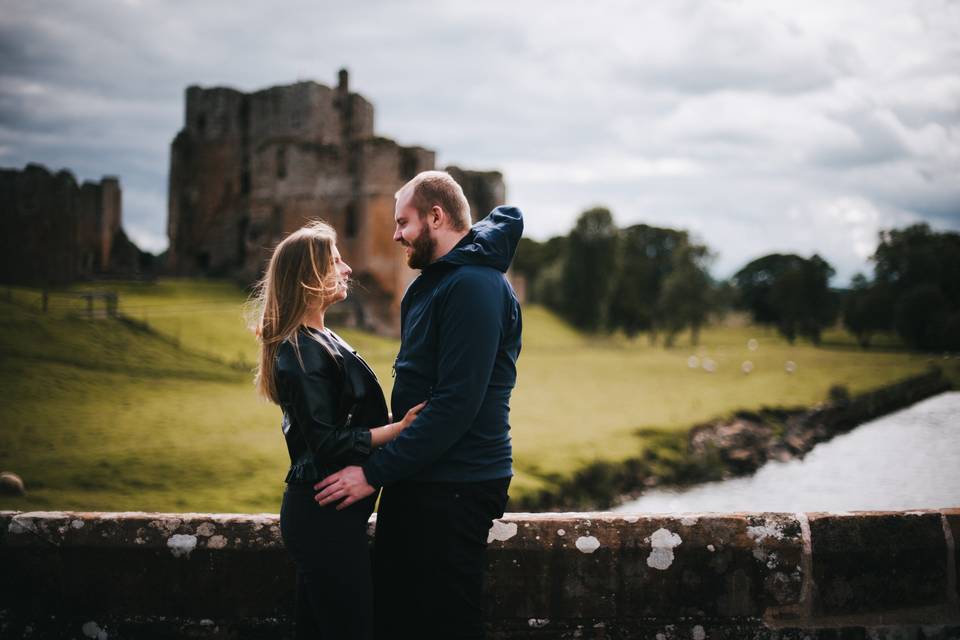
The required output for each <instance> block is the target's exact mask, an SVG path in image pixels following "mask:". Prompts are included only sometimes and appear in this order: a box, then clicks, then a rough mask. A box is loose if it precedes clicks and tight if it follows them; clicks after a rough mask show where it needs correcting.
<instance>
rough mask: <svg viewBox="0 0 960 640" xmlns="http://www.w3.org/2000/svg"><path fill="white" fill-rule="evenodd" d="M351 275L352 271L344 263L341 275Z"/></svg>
mask: <svg viewBox="0 0 960 640" xmlns="http://www.w3.org/2000/svg"><path fill="white" fill-rule="evenodd" d="M351 273H353V269H351V268H350V265H348V264H347V263H346V262H344V263H343V275H345V276H349V275H350V274H351Z"/></svg>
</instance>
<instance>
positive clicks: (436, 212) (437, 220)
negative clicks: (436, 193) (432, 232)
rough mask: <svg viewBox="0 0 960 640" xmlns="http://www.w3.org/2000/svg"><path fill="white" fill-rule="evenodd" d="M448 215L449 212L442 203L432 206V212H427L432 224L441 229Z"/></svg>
mask: <svg viewBox="0 0 960 640" xmlns="http://www.w3.org/2000/svg"><path fill="white" fill-rule="evenodd" d="M446 217H447V213H446V212H445V211H444V210H443V209H442V208H441V207H440V205H436V204H435V205H433V206H432V207H431V208H430V213H429V214H427V220H428V221H429V222H430V226H432V227H433V228H434V229H439V228H440V227H441V226H442V225H443V221H444V219H445V218H446Z"/></svg>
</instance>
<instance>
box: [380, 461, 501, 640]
mask: <svg viewBox="0 0 960 640" xmlns="http://www.w3.org/2000/svg"><path fill="white" fill-rule="evenodd" d="M509 486H510V478H501V479H497V480H489V481H484V482H469V483H447V482H429V483H400V484H397V485H394V486H391V487H387V488H385V489H384V490H383V492H382V493H381V495H380V507H379V510H378V512H377V533H376V537H375V541H374V592H375V613H374V618H375V620H376V637H377V638H378V640H386V639H387V638H418V639H423V640H429V639H433V638H437V639H440V638H442V639H443V640H454V639H457V638H471V639H474V638H483V637H484V621H483V618H484V603H483V574H484V571H485V570H486V549H487V534H488V532H489V530H490V526H491V525H492V522H493V520H494V519H496V518H499V517H500V516H502V515H503V511H504V509H505V508H506V504H507V498H508V496H507V489H508V488H509Z"/></svg>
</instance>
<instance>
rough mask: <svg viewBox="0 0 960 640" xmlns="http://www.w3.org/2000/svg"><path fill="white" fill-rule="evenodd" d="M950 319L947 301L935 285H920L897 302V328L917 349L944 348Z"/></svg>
mask: <svg viewBox="0 0 960 640" xmlns="http://www.w3.org/2000/svg"><path fill="white" fill-rule="evenodd" d="M949 317H950V313H949V309H948V307H947V300H946V298H945V297H944V295H943V293H941V291H940V287H938V286H937V285H936V284H933V283H932V282H928V283H925V284H918V285H916V286H915V287H913V288H911V289H909V290H908V291H906V292H905V293H904V294H903V295H901V296H900V298H899V299H898V300H897V310H896V321H895V322H896V325H895V326H896V328H897V333H898V334H900V337H901V338H903V341H904V342H906V343H907V344H908V345H910V346H911V347H913V348H914V349H936V348H941V347H942V346H943V343H944V342H946V340H945V338H946V336H944V335H943V333H944V329H946V327H947V321H948V318H949Z"/></svg>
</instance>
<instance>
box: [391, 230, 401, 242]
mask: <svg viewBox="0 0 960 640" xmlns="http://www.w3.org/2000/svg"><path fill="white" fill-rule="evenodd" d="M402 239H403V238H401V237H400V227H397V228H396V229H394V230H393V241H394V242H400V240H402Z"/></svg>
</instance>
